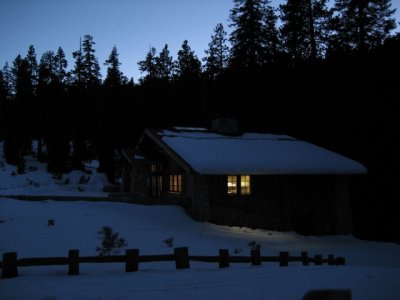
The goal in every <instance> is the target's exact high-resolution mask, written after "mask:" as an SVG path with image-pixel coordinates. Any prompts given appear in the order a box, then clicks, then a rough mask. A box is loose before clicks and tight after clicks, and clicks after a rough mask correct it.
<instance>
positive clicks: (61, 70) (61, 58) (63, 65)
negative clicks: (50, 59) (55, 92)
mask: <svg viewBox="0 0 400 300" xmlns="http://www.w3.org/2000/svg"><path fill="white" fill-rule="evenodd" d="M67 66H68V61H67V60H66V59H65V53H64V50H63V49H62V48H61V47H58V50H57V53H56V54H55V56H54V69H55V74H54V75H55V76H56V78H57V80H58V81H59V82H60V83H64V82H65V80H66V76H67V71H66V69H67Z"/></svg>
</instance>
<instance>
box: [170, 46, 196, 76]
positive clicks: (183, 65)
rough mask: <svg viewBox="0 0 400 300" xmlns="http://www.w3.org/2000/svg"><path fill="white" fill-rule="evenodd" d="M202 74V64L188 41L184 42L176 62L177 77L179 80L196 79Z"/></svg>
mask: <svg viewBox="0 0 400 300" xmlns="http://www.w3.org/2000/svg"><path fill="white" fill-rule="evenodd" d="M200 74H201V62H200V60H199V59H198V58H197V56H196V54H195V53H194V51H192V49H191V48H190V46H189V43H188V41H187V40H184V41H183V44H182V47H181V49H180V50H179V51H178V58H177V61H176V77H177V78H178V79H196V78H199V77H200Z"/></svg>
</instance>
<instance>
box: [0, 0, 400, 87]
mask: <svg viewBox="0 0 400 300" xmlns="http://www.w3.org/2000/svg"><path fill="white" fill-rule="evenodd" d="M280 2H282V0H274V2H273V5H274V6H276V5H277V3H280ZM392 3H393V5H394V6H395V7H400V0H392ZM232 7H233V1H232V0H113V1H110V0H68V1H66V0H0V41H1V43H0V67H1V68H2V67H3V66H4V64H5V62H6V61H8V62H9V64H10V65H11V64H12V61H13V60H14V59H15V57H16V56H17V55H18V54H21V55H22V56H25V55H26V53H27V50H28V47H29V46H30V45H34V47H35V49H36V53H37V57H38V60H39V59H40V56H41V55H42V53H43V52H45V51H48V50H53V51H56V50H57V48H58V47H59V46H61V47H62V48H63V49H64V52H65V54H66V56H67V59H68V62H69V65H68V68H69V69H70V68H73V64H74V61H73V59H72V52H73V51H75V50H77V49H79V39H80V37H83V36H84V35H85V34H90V35H92V36H93V37H94V41H95V43H96V45H95V50H96V55H97V57H98V59H99V63H100V64H101V68H102V73H103V74H104V73H105V69H106V68H105V66H103V63H104V61H105V60H106V59H107V58H108V56H109V54H110V52H111V49H112V47H113V46H114V45H115V46H116V47H117V49H118V52H119V54H120V57H119V58H120V62H121V63H122V65H121V70H122V71H123V72H124V74H125V75H126V76H128V77H129V78H130V77H134V80H135V82H137V80H138V79H139V77H140V76H141V75H140V72H139V71H138V66H137V62H138V61H139V60H142V59H144V57H145V55H146V53H147V52H148V50H149V48H150V47H151V46H154V47H155V48H156V49H157V50H161V49H162V48H163V47H164V45H165V44H168V46H169V49H170V53H171V55H173V56H174V57H176V53H177V52H178V50H179V49H180V47H181V45H182V42H183V41H184V40H185V39H187V40H188V41H189V45H190V46H191V48H192V50H194V51H195V52H196V54H197V56H198V57H199V58H202V57H204V55H205V54H204V50H205V49H207V47H208V43H209V42H210V37H211V35H212V33H213V30H214V28H215V26H216V25H217V24H218V23H222V24H223V25H224V26H225V29H226V30H227V31H229V28H228V24H229V22H228V16H229V10H230V9H231V8H232ZM398 10H400V9H398ZM398 16H399V12H397V18H398V19H399V17H398Z"/></svg>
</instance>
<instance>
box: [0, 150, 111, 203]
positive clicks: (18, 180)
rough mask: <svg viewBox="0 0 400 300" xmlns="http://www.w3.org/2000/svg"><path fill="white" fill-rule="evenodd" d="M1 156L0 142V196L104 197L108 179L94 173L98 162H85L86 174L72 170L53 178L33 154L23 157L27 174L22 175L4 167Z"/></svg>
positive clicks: (9, 166)
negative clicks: (103, 190) (103, 189)
mask: <svg viewBox="0 0 400 300" xmlns="http://www.w3.org/2000/svg"><path fill="white" fill-rule="evenodd" d="M34 148H35V147H34ZM2 156H3V146H2V143H0V196H1V195H37V196H48V195H51V196H107V195H106V193H104V192H102V188H103V185H104V184H106V183H107V179H106V177H105V175H104V174H99V173H97V172H96V169H97V167H98V163H97V161H92V162H90V163H86V164H85V172H82V171H72V172H70V173H68V174H63V175H62V177H60V178H56V177H55V176H54V175H52V174H49V173H47V172H46V164H44V163H40V162H38V161H37V160H36V158H35V157H34V156H32V155H27V156H25V162H26V163H25V164H26V173H25V174H21V175H19V174H17V168H16V166H12V165H8V164H6V163H5V161H4V160H3V157H2Z"/></svg>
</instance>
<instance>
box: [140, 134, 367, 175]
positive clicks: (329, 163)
mask: <svg viewBox="0 0 400 300" xmlns="http://www.w3.org/2000/svg"><path fill="white" fill-rule="evenodd" d="M146 132H147V135H149V136H150V137H151V138H152V139H153V140H155V139H157V140H158V141H157V143H158V145H161V146H164V148H165V149H166V150H167V152H171V151H172V152H173V153H172V155H173V156H175V158H178V159H179V160H181V163H182V161H183V162H184V163H186V164H187V165H188V166H190V168H191V169H192V170H194V171H195V172H197V173H199V174H210V175H212V174H215V175H217V174H219V175H222V174H225V175H229V174H232V175H233V174H248V175H268V174H271V175H272V174H364V173H367V169H366V168H365V167H364V166H363V165H362V164H360V163H358V162H356V161H354V160H351V159H349V158H347V157H345V156H342V155H340V154H337V153H335V152H332V151H329V150H327V149H324V148H321V147H319V146H316V145H314V144H311V143H308V142H305V141H301V140H297V139H295V138H293V137H290V136H287V135H277V134H270V133H243V134H242V135H240V136H227V135H222V134H219V133H216V132H212V131H210V130H207V129H205V128H185V127H175V128H172V129H164V130H146Z"/></svg>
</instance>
